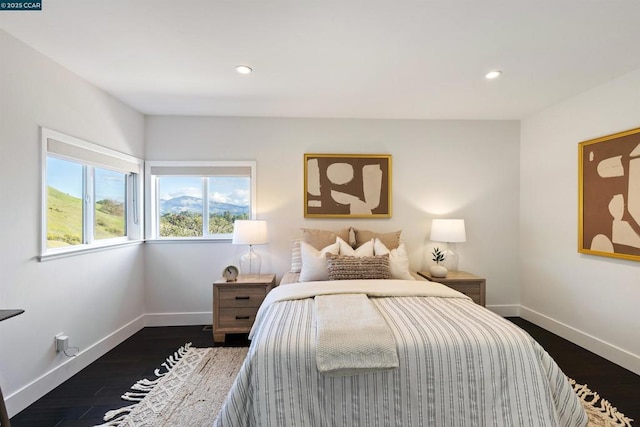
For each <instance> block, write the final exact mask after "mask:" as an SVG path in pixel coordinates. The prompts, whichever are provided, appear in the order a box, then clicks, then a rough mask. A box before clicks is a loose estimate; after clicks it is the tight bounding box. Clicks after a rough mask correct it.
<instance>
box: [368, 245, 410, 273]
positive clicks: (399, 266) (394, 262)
mask: <svg viewBox="0 0 640 427" xmlns="http://www.w3.org/2000/svg"><path fill="white" fill-rule="evenodd" d="M373 251H374V253H375V255H386V254H389V270H391V277H393V278H394V279H403V280H415V277H413V276H412V275H411V273H410V272H409V257H408V256H407V250H406V248H405V246H404V242H400V245H399V246H398V248H397V249H393V250H391V251H390V250H389V249H387V247H386V246H385V245H384V243H382V242H381V241H380V239H378V238H377V237H376V240H375V241H374V243H373Z"/></svg>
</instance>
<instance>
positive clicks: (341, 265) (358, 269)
mask: <svg viewBox="0 0 640 427" xmlns="http://www.w3.org/2000/svg"><path fill="white" fill-rule="evenodd" d="M326 257H327V271H328V274H329V280H348V279H391V271H390V269H389V255H379V256H364V257H354V256H345V255H332V254H327V255H326Z"/></svg>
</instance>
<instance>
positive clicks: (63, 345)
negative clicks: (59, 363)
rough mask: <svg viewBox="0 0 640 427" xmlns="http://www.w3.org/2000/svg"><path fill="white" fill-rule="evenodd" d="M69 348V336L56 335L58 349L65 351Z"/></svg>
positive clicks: (58, 350)
mask: <svg viewBox="0 0 640 427" xmlns="http://www.w3.org/2000/svg"><path fill="white" fill-rule="evenodd" d="M67 348H69V337H68V336H66V335H64V334H59V335H56V351H57V352H60V351H65V350H66V349H67Z"/></svg>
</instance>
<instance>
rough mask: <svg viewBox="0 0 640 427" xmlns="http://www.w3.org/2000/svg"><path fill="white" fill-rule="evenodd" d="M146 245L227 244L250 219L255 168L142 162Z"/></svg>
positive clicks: (250, 165)
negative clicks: (235, 227) (174, 242)
mask: <svg viewBox="0 0 640 427" xmlns="http://www.w3.org/2000/svg"><path fill="white" fill-rule="evenodd" d="M146 176H147V214H148V217H147V238H148V239H159V240H160V239H191V240H198V239H203V240H204V239H230V238H231V236H232V233H233V222H234V221H235V220H236V219H252V218H254V217H255V162H252V161H220V162H156V161H154V162H146Z"/></svg>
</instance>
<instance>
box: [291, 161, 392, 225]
mask: <svg viewBox="0 0 640 427" xmlns="http://www.w3.org/2000/svg"><path fill="white" fill-rule="evenodd" d="M304 216H305V218H390V217H391V155H389V154H305V155H304Z"/></svg>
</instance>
